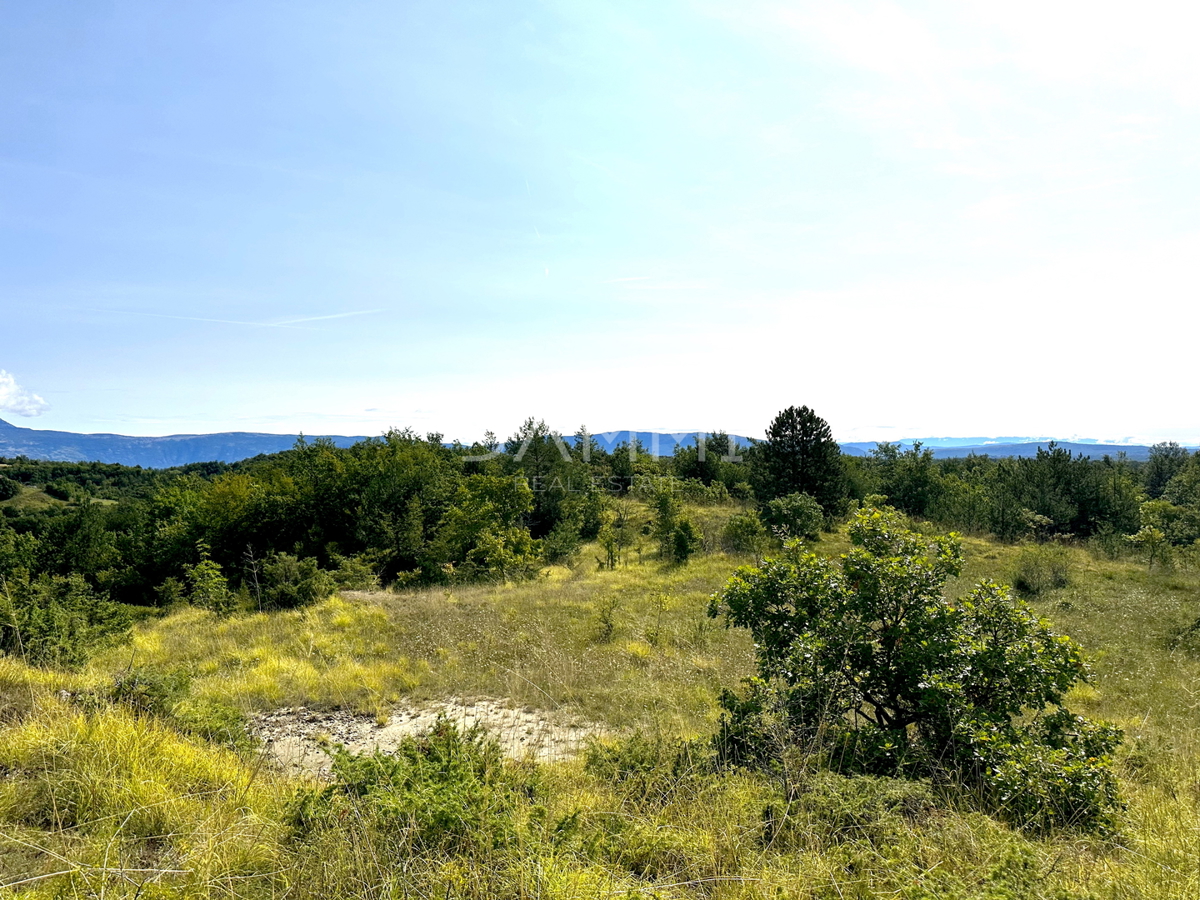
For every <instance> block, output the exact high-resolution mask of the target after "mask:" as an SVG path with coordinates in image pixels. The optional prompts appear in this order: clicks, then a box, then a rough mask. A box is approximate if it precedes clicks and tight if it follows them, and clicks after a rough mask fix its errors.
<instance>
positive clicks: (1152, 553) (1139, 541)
mask: <svg viewBox="0 0 1200 900" xmlns="http://www.w3.org/2000/svg"><path fill="white" fill-rule="evenodd" d="M1126 540H1127V541H1129V543H1131V544H1132V545H1133V546H1134V548H1135V549H1136V550H1137V552H1138V553H1139V554H1141V556H1142V557H1143V558H1144V559H1145V560H1146V568H1147V569H1153V568H1154V564H1155V563H1158V564H1159V565H1160V566H1161V565H1162V564H1163V562H1164V561H1165V560H1166V558H1167V555H1168V554H1169V553H1170V552H1171V547H1170V544H1169V543H1168V542H1167V536H1166V535H1165V534H1163V532H1162V530H1161V529H1159V528H1155V527H1154V526H1153V525H1143V526H1142V527H1141V528H1139V529H1138V531H1137V533H1136V534H1131V535H1129V536H1128V537H1127V538H1126Z"/></svg>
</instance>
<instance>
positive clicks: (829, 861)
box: [0, 535, 1200, 900]
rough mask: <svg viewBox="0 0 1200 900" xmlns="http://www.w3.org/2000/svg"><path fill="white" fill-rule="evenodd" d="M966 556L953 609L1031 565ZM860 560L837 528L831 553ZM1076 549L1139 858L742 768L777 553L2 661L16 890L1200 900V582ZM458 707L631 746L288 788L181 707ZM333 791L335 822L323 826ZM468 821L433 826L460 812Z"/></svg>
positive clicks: (983, 553) (825, 546)
mask: <svg viewBox="0 0 1200 900" xmlns="http://www.w3.org/2000/svg"><path fill="white" fill-rule="evenodd" d="M965 543H966V550H967V566H966V571H965V572H964V574H963V576H962V577H961V578H960V579H958V580H957V581H956V583H952V584H950V585H948V586H947V590H948V591H952V592H955V593H957V594H961V593H965V591H966V590H967V589H968V588H969V586H970V584H971V583H973V582H974V581H976V580H978V579H979V578H981V577H997V578H1000V579H1001V580H1005V579H1007V578H1008V577H1010V576H1011V574H1012V573H1013V572H1014V571H1015V570H1016V569H1017V568H1018V567H1019V565H1020V558H1019V557H1020V554H1021V552H1022V551H1021V548H1019V547H1010V546H1004V545H1000V544H996V543H993V542H989V541H986V540H983V539H978V538H971V539H967V540H966V542H965ZM844 545H845V539H844V536H841V535H829V536H823V537H822V540H821V542H820V544H819V545H818V548H817V549H818V550H819V552H826V553H834V552H839V551H840V550H841V549H843V548H844ZM1062 553H1063V554H1064V557H1063V558H1064V559H1065V560H1066V565H1067V574H1068V583H1067V584H1066V585H1065V586H1061V585H1060V586H1055V584H1054V583H1048V584H1047V585H1045V586H1044V587H1043V589H1042V590H1040V591H1038V592H1036V594H1034V595H1033V596H1032V600H1031V602H1033V603H1034V604H1035V606H1037V608H1038V609H1039V610H1040V611H1041V612H1042V613H1043V614H1045V615H1047V616H1049V617H1050V618H1051V619H1052V620H1053V621H1054V622H1055V623H1056V625H1057V627H1059V628H1060V629H1061V630H1063V631H1065V632H1067V633H1069V634H1071V635H1072V636H1073V637H1074V638H1075V639H1076V640H1078V641H1080V642H1081V643H1082V644H1083V645H1084V646H1085V647H1086V648H1088V649H1089V651H1090V659H1091V665H1092V668H1093V671H1094V675H1093V678H1092V680H1091V681H1090V683H1089V684H1087V685H1085V686H1083V687H1081V688H1077V689H1076V690H1075V691H1074V692H1073V693H1072V694H1071V696H1070V698H1069V700H1070V703H1071V704H1072V705H1073V706H1074V707H1076V708H1077V709H1078V710H1079V711H1081V712H1084V713H1086V714H1088V715H1093V716H1099V717H1102V718H1107V719H1110V720H1113V721H1116V722H1117V723H1118V724H1120V725H1121V726H1122V727H1123V728H1124V729H1125V730H1126V732H1127V735H1128V738H1127V741H1126V743H1125V745H1124V746H1123V748H1122V749H1121V751H1120V757H1119V760H1118V766H1119V770H1120V773H1121V785H1122V792H1123V795H1124V797H1125V799H1126V801H1127V803H1128V809H1127V812H1126V814H1125V818H1124V822H1123V824H1122V827H1121V829H1120V831H1119V832H1118V834H1117V835H1116V836H1114V837H1111V838H1106V839H1103V840H1101V839H1099V838H1095V837H1089V836H1086V835H1080V834H1073V833H1059V834H1054V835H1050V836H1047V837H1040V838H1035V837H1032V836H1029V835H1026V834H1022V833H1020V832H1018V831H1015V830H1013V829H1012V828H1010V827H1008V826H1006V825H1004V824H1002V823H1000V822H998V821H997V820H995V819H993V818H991V817H989V816H987V815H984V814H982V813H981V812H979V811H977V810H976V809H975V808H974V807H973V806H972V805H971V803H970V802H969V798H964V797H961V796H958V795H956V794H954V793H953V792H950V791H948V790H947V789H945V788H943V787H941V786H938V785H931V784H927V783H913V782H906V781H900V780H894V779H879V778H867V777H843V776H838V775H833V774H830V773H827V772H822V771H820V770H819V769H818V768H816V767H812V766H803V765H801V766H800V767H799V769H798V770H797V771H796V772H794V773H792V776H791V777H790V778H789V780H788V782H787V784H786V785H785V784H784V783H783V782H782V780H780V779H777V778H775V777H773V776H772V775H770V774H768V773H764V772H755V771H740V770H726V769H722V768H720V767H719V766H717V765H716V763H715V761H714V758H713V754H712V753H711V752H710V747H709V744H708V742H707V736H708V735H709V734H711V732H712V731H713V724H714V719H715V715H716V709H717V706H716V702H715V698H716V695H717V692H718V691H719V689H720V688H722V687H725V686H732V685H733V684H735V683H736V681H737V680H738V679H739V678H740V677H742V676H744V675H747V674H750V672H751V671H752V659H751V647H750V645H749V642H748V641H747V639H746V637H745V635H743V634H741V633H739V632H727V631H725V630H724V629H722V628H720V627H719V626H717V625H715V623H714V622H713V621H712V620H710V619H708V618H707V617H706V615H705V609H706V607H707V603H708V596H709V594H710V593H711V592H712V591H713V590H715V589H716V588H718V587H720V586H721V584H723V583H724V581H725V579H726V578H727V577H728V575H729V573H730V572H731V570H732V568H733V566H734V565H736V564H738V563H739V562H743V561H749V560H742V559H739V558H735V557H727V556H722V555H704V556H698V557H695V558H693V560H692V562H691V563H689V564H688V565H686V566H675V565H668V564H663V563H660V562H658V561H657V560H653V559H650V558H649V557H647V558H646V559H645V560H644V561H643V562H642V563H641V564H638V562H637V558H636V555H634V556H633V559H632V560H630V564H628V565H625V566H622V567H619V568H617V569H616V570H614V571H598V570H596V569H595V568H594V567H593V566H592V565H590V564H585V563H584V562H581V563H580V564H579V565H577V566H576V567H575V568H573V569H568V568H557V569H554V570H552V571H551V573H550V574H549V575H547V576H546V577H543V578H541V579H539V580H537V581H535V582H531V583H526V584H516V585H503V586H462V587H454V588H451V589H449V590H447V589H437V590H432V589H431V590H418V591H404V592H400V593H395V594H391V593H386V592H376V593H361V594H348V595H346V596H344V597H341V598H333V599H331V600H328V601H326V602H324V603H321V604H317V605H315V606H313V607H310V608H308V609H305V610H299V611H290V612H282V613H273V614H269V615H259V614H255V615H246V616H237V617H232V618H228V619H220V618H217V617H215V616H213V615H212V614H210V613H205V612H201V611H196V610H186V609H185V610H182V611H179V612H175V613H172V614H171V615H169V616H166V617H164V618H163V619H161V620H158V621H151V622H143V623H141V624H140V625H138V626H137V627H136V629H135V632H134V634H133V636H132V638H131V640H130V642H129V643H128V644H126V645H125V646H123V647H120V648H116V649H113V650H110V651H106V652H105V654H104V655H103V656H101V657H98V658H96V659H94V660H93V661H92V663H91V664H90V666H89V667H88V668H87V669H86V670H84V671H83V672H80V673H77V674H72V675H68V674H58V673H52V672H47V671H42V670H37V669H32V668H29V667H27V666H24V665H23V664H22V663H20V662H19V661H15V660H11V659H0V885H4V884H11V885H14V886H13V887H12V889H11V890H12V892H13V893H15V894H18V895H21V896H25V895H28V896H32V897H99V896H104V897H129V898H133V897H138V898H148V897H176V896H183V897H289V898H308V897H313V898H317V897H321V898H324V897H438V898H445V897H460V898H482V897H501V896H503V897H530V898H532V897H540V898H559V897H561V898H565V897H579V898H582V897H589V898H593V897H594V898H600V897H614V896H632V897H638V896H641V897H710V898H749V897H809V898H814V897H817V898H850V897H859V898H867V897H878V898H882V897H906V898H933V897H938V898H964V900H965V898H979V900H983V898H988V900H997V898H1014V900H1017V898H1021V900H1024V898H1047V900H1049V898H1055V900H1064V898H1080V900H1082V898H1113V900H1116V898H1133V897H1155V898H1158V897H1163V898H1176V897H1177V898H1194V897H1197V896H1200V738H1198V737H1197V731H1196V716H1197V711H1198V709H1200V706H1198V704H1200V693H1198V692H1197V685H1200V654H1197V652H1196V651H1194V650H1191V649H1189V648H1188V647H1187V646H1186V645H1183V644H1180V643H1179V642H1178V641H1177V640H1175V638H1176V637H1177V635H1178V634H1179V632H1180V631H1181V629H1182V628H1184V627H1185V626H1186V625H1187V624H1189V623H1190V622H1191V621H1194V620H1195V618H1196V617H1197V616H1200V600H1198V598H1200V577H1197V576H1196V574H1195V573H1188V572H1176V573H1165V574H1161V573H1158V572H1155V573H1153V574H1150V573H1147V572H1146V571H1145V569H1144V567H1142V566H1138V565H1134V564H1131V563H1124V562H1121V561H1113V560H1108V559H1103V558H1093V557H1092V556H1090V555H1089V554H1087V553H1086V552H1084V551H1083V550H1081V549H1079V548H1072V547H1067V548H1063V550H1062ZM590 558H591V557H589V556H588V554H587V552H586V551H585V552H584V553H583V554H581V556H580V559H581V560H584V561H586V560H590ZM130 672H139V673H147V677H149V675H165V674H168V673H173V672H174V673H182V674H184V675H186V676H187V681H186V683H187V684H188V685H189V687H188V692H187V695H186V696H185V697H184V698H183V699H182V700H180V701H178V703H176V701H174V700H172V701H171V702H172V703H176V705H175V706H172V707H171V710H172V712H171V714H170V715H166V714H160V713H161V711H156V709H155V708H153V704H148V705H147V704H143V705H141V706H138V705H135V706H134V708H130V706H129V705H123V704H122V703H120V702H109V701H108V699H106V698H110V697H118V696H119V695H120V692H119V691H117V692H114V691H113V690H112V685H113V684H114V680H115V679H118V678H121V677H126V676H128V673H130ZM147 683H148V684H152V683H153V681H152V680H148V681H147ZM180 683H184V682H180ZM449 696H492V697H503V698H509V699H511V700H512V701H513V702H514V703H516V704H520V705H527V706H531V707H535V708H542V709H547V710H551V709H556V710H560V711H563V710H566V711H574V712H577V713H578V714H579V716H580V717H581V718H586V719H588V720H594V721H597V722H601V723H603V724H604V725H605V726H606V727H607V728H608V730H609V731H610V732H611V733H612V734H614V735H616V737H610V738H607V739H605V741H604V742H602V743H597V744H596V745H595V746H594V747H593V748H592V750H591V751H589V752H588V753H587V754H585V756H584V757H583V758H580V759H576V760H573V761H564V762H558V763H554V764H546V765H540V766H539V765H534V764H532V763H530V762H506V763H503V764H500V765H499V766H498V767H497V766H491V767H485V768H484V769H480V770H478V771H477V773H476V775H475V776H471V777H474V778H477V780H478V779H482V781H480V782H479V783H478V784H476V783H475V782H469V783H467V782H464V783H462V784H460V783H458V782H454V781H445V780H444V778H446V777H451V776H448V775H447V776H443V775H442V774H438V773H439V772H441V771H442V770H441V769H439V768H437V767H434V768H433V769H429V768H428V767H422V766H420V765H416V766H415V768H404V767H401V768H399V769H394V770H389V771H390V772H391V774H389V775H388V779H390V781H389V782H388V783H389V784H391V785H392V786H393V787H391V788H388V789H387V790H384V791H382V792H381V791H379V790H374V789H363V790H358V789H350V787H348V785H350V784H358V785H363V784H367V783H368V782H367V781H363V778H362V776H361V773H360V775H358V776H354V778H350V780H349V781H346V782H345V783H344V784H343V783H342V782H334V783H332V785H331V784H326V783H317V782H314V781H311V780H305V779H303V778H295V779H288V778H285V777H283V776H282V775H279V774H277V773H275V772H273V771H272V770H270V769H269V768H268V767H267V766H266V765H265V764H264V763H263V762H262V761H261V759H260V758H259V757H258V756H257V755H255V754H254V753H251V752H246V751H235V750H231V749H228V748H227V747H225V746H222V745H221V740H220V735H219V734H217V735H215V738H216V739H215V740H214V741H207V740H205V739H203V737H200V736H197V734H203V733H204V732H203V730H200V731H195V730H194V729H193V732H194V733H191V734H185V733H183V732H182V731H181V730H180V729H181V728H183V727H185V726H186V724H187V723H186V717H184V718H180V715H181V714H180V712H179V709H178V704H187V703H190V704H193V706H195V705H198V704H199V705H202V704H205V703H207V704H210V705H212V706H213V707H220V708H230V709H235V710H240V711H242V712H250V711H253V710H257V709H268V708H272V707H277V706H296V705H306V706H309V707H316V706H329V707H333V706H343V707H348V708H353V709H358V710H362V711H367V712H377V713H379V714H381V715H382V714H386V713H387V711H388V710H389V709H390V708H391V706H392V705H393V704H394V703H396V702H405V701H407V702H414V703H415V702H419V701H421V700H423V699H430V698H439V697H449ZM181 723H182V724H181ZM454 752H458V751H454ZM464 752H465V751H464ZM414 759H416V757H414ZM489 765H490V764H489ZM447 771H449V770H447ZM479 773H482V774H479ZM453 777H458V776H453ZM464 777H465V776H464ZM355 778H357V781H356V780H355ZM368 781H369V780H368ZM339 784H340V785H342V786H341V787H339ZM330 790H333V791H334V794H332V795H329V796H332V797H335V801H331V802H330V803H327V804H326V805H324V806H320V805H319V804H318V805H317V806H314V805H313V802H314V801H313V800H312V798H314V797H317V796H321V795H323V792H328V791H330ZM427 790H429V791H435V792H437V793H436V796H438V797H440V798H442V799H443V800H444V799H445V798H454V797H460V798H463V799H461V803H463V804H468V805H469V804H471V803H481V804H483V806H482V807H479V808H480V809H484V810H486V811H487V814H488V815H489V816H492V817H495V818H496V821H495V822H491V823H490V824H489V826H488V829H487V830H486V834H487V835H490V837H488V839H487V840H486V841H483V840H474V841H471V840H468V841H465V842H458V843H456V842H455V841H453V840H446V841H442V840H440V839H439V838H438V832H437V831H436V828H437V827H439V826H437V825H436V823H435V824H433V825H430V823H429V821H428V820H420V821H419V822H416V824H417V825H420V827H421V828H423V829H426V830H424V831H414V830H413V828H414V827H415V825H414V821H415V820H413V819H411V818H405V816H409V815H410V814H412V812H413V810H414V809H415V808H417V807H414V806H413V805H412V803H411V802H409V800H404V801H403V802H401V801H400V800H397V799H395V798H396V797H400V798H401V799H403V798H405V797H408V798H410V799H411V798H412V797H419V796H422V791H427ZM389 791H391V792H392V793H389ZM472 798H474V799H472ZM455 802H460V801H455ZM306 804H307V805H306ZM406 804H407V805H406ZM454 808H455V807H454V806H453V804H450V806H448V807H447V806H445V804H444V803H443V804H442V805H441V806H438V804H432V805H431V806H430V809H432V810H436V809H443V811H444V810H446V809H448V810H449V811H450V812H449V813H448V814H449V815H450V816H451V821H453V818H454V813H453V810H454ZM306 809H307V810H309V812H308V813H307V814H306V813H304V812H303V811H304V810H306ZM430 828H433V829H434V830H433V831H430V830H429V829H430ZM451 834H452V835H453V834H461V831H459V832H451ZM417 835H421V837H420V839H419V840H418V838H417V837H416V836H417ZM56 873H57V874H56ZM43 876H51V877H43ZM3 894H4V892H3V891H0V896H3Z"/></svg>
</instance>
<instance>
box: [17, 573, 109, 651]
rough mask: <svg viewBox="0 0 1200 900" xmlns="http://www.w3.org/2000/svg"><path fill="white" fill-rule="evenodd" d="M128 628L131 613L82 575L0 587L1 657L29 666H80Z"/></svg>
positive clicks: (23, 579) (27, 580)
mask: <svg viewBox="0 0 1200 900" xmlns="http://www.w3.org/2000/svg"><path fill="white" fill-rule="evenodd" d="M129 627H130V619H129V615H128V613H126V612H125V611H124V610H123V609H122V608H121V607H119V606H117V605H116V604H115V603H112V602H110V601H109V599H108V597H107V596H106V595H104V594H101V593H97V592H96V591H95V590H94V589H93V588H92V587H91V586H90V585H89V584H88V583H87V581H86V580H85V579H84V578H83V576H82V575H39V576H37V577H36V578H29V577H21V578H15V579H11V580H9V579H6V580H4V581H3V582H0V651H2V652H4V653H6V654H8V655H10V656H15V657H18V658H21V659H24V660H26V661H28V662H30V663H34V664H37V665H53V666H77V665H79V664H81V663H83V662H84V661H85V660H86V659H87V658H88V656H89V655H90V654H91V653H92V652H93V651H94V650H96V649H98V648H99V647H101V646H103V645H105V644H107V643H110V642H113V641H116V640H119V639H121V638H123V637H124V636H125V635H126V634H127V633H128V631H129Z"/></svg>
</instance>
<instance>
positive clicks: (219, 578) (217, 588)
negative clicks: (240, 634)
mask: <svg viewBox="0 0 1200 900" xmlns="http://www.w3.org/2000/svg"><path fill="white" fill-rule="evenodd" d="M183 575H184V579H185V581H186V583H187V597H188V600H189V601H190V602H191V603H192V604H193V605H195V606H199V607H201V608H202V609H211V610H212V611H213V612H215V613H222V614H223V613H229V612H232V611H233V608H234V606H235V604H236V598H235V597H234V594H233V593H232V592H231V591H230V590H229V581H228V580H227V579H226V578H225V574H224V573H223V572H222V571H221V566H220V564H219V563H217V562H216V561H215V560H213V559H210V558H209V556H208V552H207V550H201V553H200V562H198V563H196V564H195V565H190V566H184V569H183Z"/></svg>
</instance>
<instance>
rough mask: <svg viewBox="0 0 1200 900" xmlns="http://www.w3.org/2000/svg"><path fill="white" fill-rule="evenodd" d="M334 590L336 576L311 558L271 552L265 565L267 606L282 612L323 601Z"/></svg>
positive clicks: (264, 591) (264, 585)
mask: <svg viewBox="0 0 1200 900" xmlns="http://www.w3.org/2000/svg"><path fill="white" fill-rule="evenodd" d="M334 587H335V584H334V580H333V577H332V576H331V575H330V574H329V573H328V572H326V571H325V570H324V569H322V568H321V567H320V566H318V565H317V561H316V560H315V559H312V558H311V557H308V558H303V559H302V558H299V557H296V556H292V555H291V554H290V553H272V554H271V555H270V556H269V557H268V558H267V561H266V562H265V563H264V564H263V596H264V597H265V598H266V601H267V603H268V604H270V605H271V606H274V607H278V608H280V609H294V608H295V607H297V606H307V605H308V604H310V603H316V602H317V601H319V600H324V599H325V598H326V597H328V596H329V595H330V594H332V593H333V589H334Z"/></svg>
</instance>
